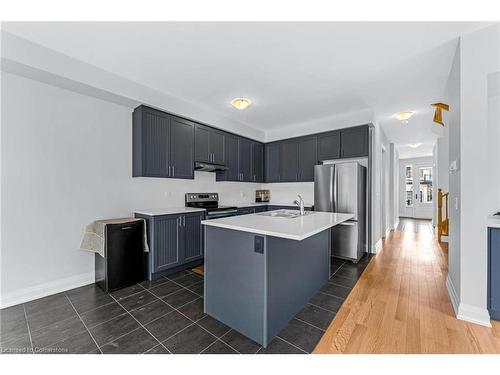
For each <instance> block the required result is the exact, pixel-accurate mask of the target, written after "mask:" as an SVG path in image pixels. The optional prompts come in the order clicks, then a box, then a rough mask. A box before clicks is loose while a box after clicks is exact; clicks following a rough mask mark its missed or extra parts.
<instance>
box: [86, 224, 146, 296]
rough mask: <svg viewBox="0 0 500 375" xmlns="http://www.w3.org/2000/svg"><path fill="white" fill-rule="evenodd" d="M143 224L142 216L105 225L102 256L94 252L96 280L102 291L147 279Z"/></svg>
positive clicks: (109, 290)
mask: <svg viewBox="0 0 500 375" xmlns="http://www.w3.org/2000/svg"><path fill="white" fill-rule="evenodd" d="M144 226H145V223H144V221H142V220H131V221H130V222H123V223H119V224H107V225H106V228H105V231H104V235H105V247H104V257H102V256H100V255H99V254H97V253H96V254H95V281H96V284H97V285H99V287H101V288H102V289H103V290H104V291H106V292H111V291H113V290H116V289H120V288H124V287H126V286H129V285H132V284H135V283H138V282H140V281H144V280H145V279H146V265H147V263H146V262H147V253H145V252H144V230H145V227H144Z"/></svg>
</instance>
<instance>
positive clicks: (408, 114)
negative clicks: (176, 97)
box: [392, 111, 415, 121]
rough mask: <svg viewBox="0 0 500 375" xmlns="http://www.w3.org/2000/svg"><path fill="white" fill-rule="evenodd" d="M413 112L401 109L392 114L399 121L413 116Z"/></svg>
mask: <svg viewBox="0 0 500 375" xmlns="http://www.w3.org/2000/svg"><path fill="white" fill-rule="evenodd" d="M414 114H415V112H413V111H401V112H398V113H396V114H394V116H392V117H394V118H395V119H396V120H399V121H407V120H408V119H409V118H410V117H411V116H413V115H414Z"/></svg>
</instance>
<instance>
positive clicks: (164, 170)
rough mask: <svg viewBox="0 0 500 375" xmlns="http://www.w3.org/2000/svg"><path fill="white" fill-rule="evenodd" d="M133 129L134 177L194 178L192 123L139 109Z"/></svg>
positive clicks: (153, 110) (134, 114)
mask: <svg viewBox="0 0 500 375" xmlns="http://www.w3.org/2000/svg"><path fill="white" fill-rule="evenodd" d="M132 127H133V144H132V154H133V165H132V175H133V176H134V177H170V178H190V179H192V178H194V123H192V122H190V121H186V120H183V119H180V118H177V117H174V116H171V115H169V114H167V113H164V112H161V111H158V110H155V109H153V108H149V107H145V106H140V107H137V108H136V109H135V110H134V113H133V125H132Z"/></svg>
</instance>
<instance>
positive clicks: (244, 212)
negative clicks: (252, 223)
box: [238, 207, 255, 216]
mask: <svg viewBox="0 0 500 375" xmlns="http://www.w3.org/2000/svg"><path fill="white" fill-rule="evenodd" d="M254 213H255V208H253V207H240V208H238V216H239V215H250V214H254Z"/></svg>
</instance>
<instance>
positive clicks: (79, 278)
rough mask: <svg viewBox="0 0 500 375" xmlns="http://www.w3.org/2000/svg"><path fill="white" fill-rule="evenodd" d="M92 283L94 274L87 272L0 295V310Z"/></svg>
mask: <svg viewBox="0 0 500 375" xmlns="http://www.w3.org/2000/svg"><path fill="white" fill-rule="evenodd" d="M94 282H95V279H94V272H88V273H82V274H80V275H76V276H71V277H67V278H64V279H60V280H56V281H51V282H48V283H45V284H40V285H36V286H33V287H30V288H25V289H21V290H17V291H15V292H11V293H5V294H2V295H1V299H0V308H4V307H9V306H14V305H17V304H19V303H24V302H28V301H32V300H35V299H37V298H42V297H46V296H50V295H52V294H56V293H60V292H64V291H66V290H70V289H73V288H78V287H79V286H83V285H87V284H93V283H94Z"/></svg>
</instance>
